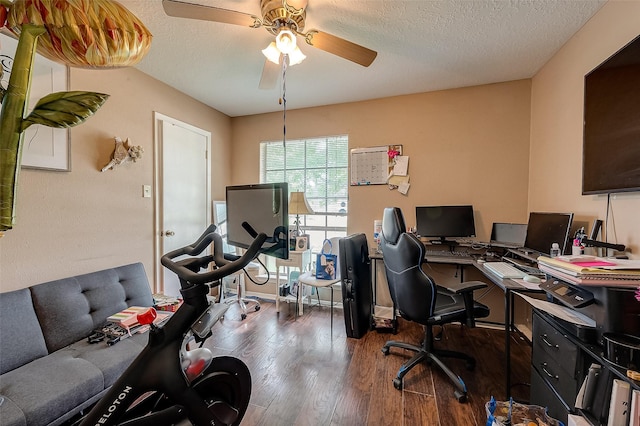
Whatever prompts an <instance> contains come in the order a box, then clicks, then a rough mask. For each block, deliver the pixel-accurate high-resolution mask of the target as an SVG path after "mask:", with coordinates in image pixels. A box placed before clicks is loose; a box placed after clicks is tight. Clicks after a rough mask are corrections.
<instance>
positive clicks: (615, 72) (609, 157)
mask: <svg viewBox="0 0 640 426" xmlns="http://www.w3.org/2000/svg"><path fill="white" fill-rule="evenodd" d="M582 155H583V157H582V193H583V194H608V193H616V192H627V191H640V36H638V37H636V38H635V39H634V40H633V41H631V42H630V43H629V44H627V45H626V46H625V47H623V48H622V49H620V50H619V51H618V52H617V53H615V54H614V55H613V56H611V57H610V58H609V59H607V60H606V61H605V62H603V63H602V64H600V65H599V66H598V67H596V68H595V69H594V70H593V71H591V72H590V73H589V74H587V75H586V76H585V78H584V141H583V153H582Z"/></svg>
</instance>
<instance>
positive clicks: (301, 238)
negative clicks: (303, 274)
mask: <svg viewBox="0 0 640 426" xmlns="http://www.w3.org/2000/svg"><path fill="white" fill-rule="evenodd" d="M306 250H309V235H307V234H305V235H298V236H297V237H296V247H295V250H294V251H306Z"/></svg>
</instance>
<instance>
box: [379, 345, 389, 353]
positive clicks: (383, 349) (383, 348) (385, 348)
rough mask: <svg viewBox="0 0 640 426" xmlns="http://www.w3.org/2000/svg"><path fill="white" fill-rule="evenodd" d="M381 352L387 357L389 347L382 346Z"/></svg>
mask: <svg viewBox="0 0 640 426" xmlns="http://www.w3.org/2000/svg"><path fill="white" fill-rule="evenodd" d="M381 350H382V353H383V354H385V355H389V347H388V346H383V347H382V349H381Z"/></svg>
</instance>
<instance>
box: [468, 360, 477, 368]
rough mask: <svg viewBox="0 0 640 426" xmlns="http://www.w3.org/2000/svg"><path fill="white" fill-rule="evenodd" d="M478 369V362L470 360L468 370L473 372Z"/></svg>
mask: <svg viewBox="0 0 640 426" xmlns="http://www.w3.org/2000/svg"><path fill="white" fill-rule="evenodd" d="M475 368H476V360H475V359H470V360H468V361H467V370H469V371H473V370H474V369H475Z"/></svg>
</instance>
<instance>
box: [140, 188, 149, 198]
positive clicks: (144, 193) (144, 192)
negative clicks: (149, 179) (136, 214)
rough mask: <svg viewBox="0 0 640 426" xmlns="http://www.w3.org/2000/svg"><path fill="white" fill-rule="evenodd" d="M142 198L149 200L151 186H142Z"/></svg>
mask: <svg viewBox="0 0 640 426" xmlns="http://www.w3.org/2000/svg"><path fill="white" fill-rule="evenodd" d="M142 197H143V198H151V185H142Z"/></svg>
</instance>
